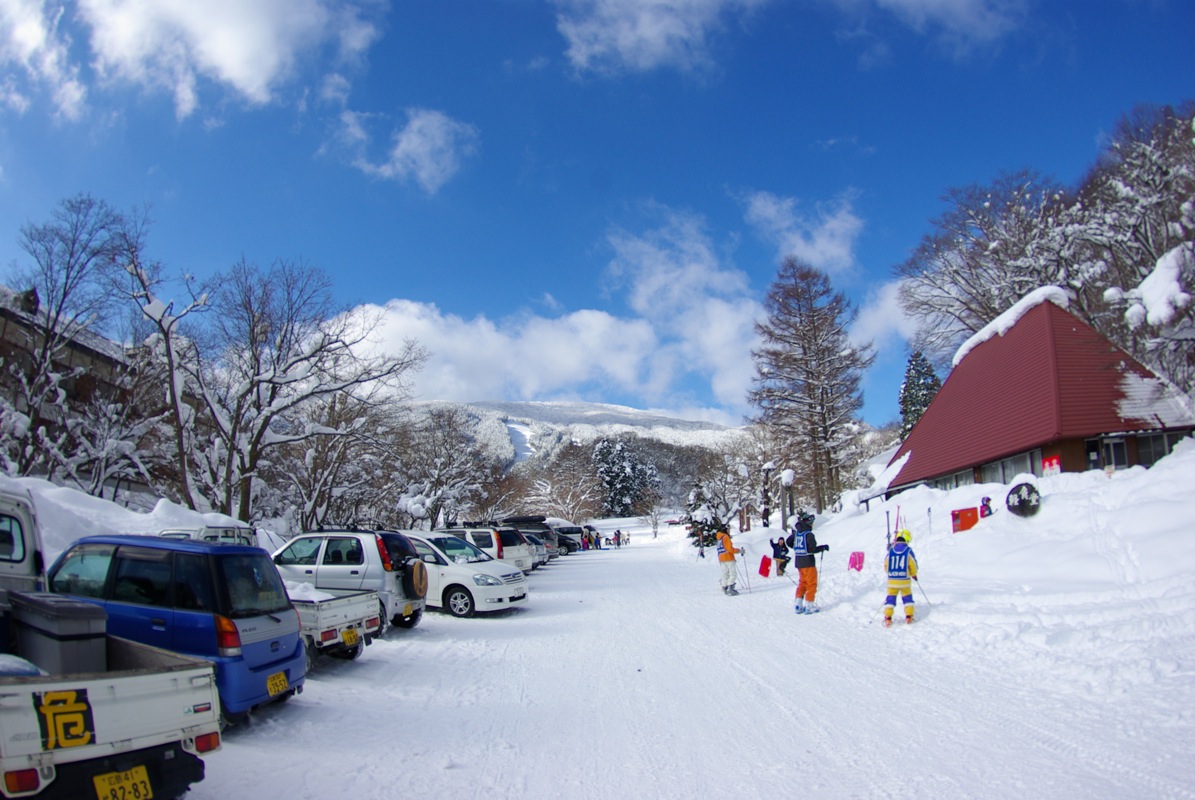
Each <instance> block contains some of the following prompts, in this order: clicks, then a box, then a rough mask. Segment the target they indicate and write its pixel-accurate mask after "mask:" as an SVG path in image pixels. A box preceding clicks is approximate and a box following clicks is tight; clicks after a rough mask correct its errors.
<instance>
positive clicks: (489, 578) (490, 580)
mask: <svg viewBox="0 0 1195 800" xmlns="http://www.w3.org/2000/svg"><path fill="white" fill-rule="evenodd" d="M473 582H474V583H476V584H477V585H478V586H501V585H502V579H501V578H495V577H494V576H493V575H484V574H482V573H480V572H479V573H477V574H476V575H474V576H473Z"/></svg>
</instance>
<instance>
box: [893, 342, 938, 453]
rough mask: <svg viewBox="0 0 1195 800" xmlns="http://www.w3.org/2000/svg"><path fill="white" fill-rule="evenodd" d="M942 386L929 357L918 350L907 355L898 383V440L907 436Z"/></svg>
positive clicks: (902, 439)
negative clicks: (902, 374)
mask: <svg viewBox="0 0 1195 800" xmlns="http://www.w3.org/2000/svg"><path fill="white" fill-rule="evenodd" d="M941 388H942V381H940V380H938V374H937V373H936V372H934V368H933V366H932V365H931V364H930V363H929V359H927V358H926V357H925V355H924V354H922V352H921V351H920V350H916V351H914V352H913V354H912V355H911V356H909V365H908V366H907V367H906V368H905V379H904V382H903V383H901V385H900V399H899V402H900V440H901V441H902V442H903V441H904V440H905V439H907V438H908V437H909V433H910V432H911V431H912V430H913V426H914V425H916V424H917V420H919V419H921V415H922V414H924V413H925V409H927V408H929V404H930V403H931V402H932V401H933V399H934V396H935V395H936V394H937V393H938V390H939V389H941Z"/></svg>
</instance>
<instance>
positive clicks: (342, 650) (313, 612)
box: [286, 581, 382, 673]
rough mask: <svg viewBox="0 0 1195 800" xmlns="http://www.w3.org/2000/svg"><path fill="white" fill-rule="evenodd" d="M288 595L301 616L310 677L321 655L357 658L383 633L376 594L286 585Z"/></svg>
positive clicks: (289, 583) (300, 627)
mask: <svg viewBox="0 0 1195 800" xmlns="http://www.w3.org/2000/svg"><path fill="white" fill-rule="evenodd" d="M286 593H287V594H288V595H290V602H291V604H292V605H293V606H294V607H295V610H296V611H298V612H299V634H300V635H301V636H302V637H303V643H304V648H305V650H306V651H307V672H308V673H310V672H311V671H312V670H313V669H314V668H315V666H316V663H317V661H318V660H319V656H320V655H321V654H324V655H334V656H339V657H341V658H348V659H353V658H357V657H358V656H359V655H361V652H362V651H363V650H364V649H365V646H366V645H368V644H371V643H372V642H373V639H374V637H375V636H379V635H380V634H381V632H382V613H381V605H380V602H379V600H378V593H377V592H370V591H363V590H360V589H317V588H315V587H314V586H312V585H311V584H310V583H302V582H301V581H286Z"/></svg>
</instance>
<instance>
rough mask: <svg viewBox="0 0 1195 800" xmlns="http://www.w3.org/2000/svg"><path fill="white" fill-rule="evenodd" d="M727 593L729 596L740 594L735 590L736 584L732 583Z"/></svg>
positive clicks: (727, 588)
mask: <svg viewBox="0 0 1195 800" xmlns="http://www.w3.org/2000/svg"><path fill="white" fill-rule="evenodd" d="M726 593H727V594H729V595H737V594H738V593H739V592H738V590H737V589H735V588H734V584H733V583H732V584H730V585H729V586H727V587H726Z"/></svg>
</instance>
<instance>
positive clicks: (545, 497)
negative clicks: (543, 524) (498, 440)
mask: <svg viewBox="0 0 1195 800" xmlns="http://www.w3.org/2000/svg"><path fill="white" fill-rule="evenodd" d="M530 483H531V490H530V491H529V492H528V494H527V495H526V496H525V497H524V498H523V502H524V504H525V507H526V509H527V512H528V513H533V514H544V515H546V516H557V517H563V518H564V519H570V520H582V519H589V518H591V517H594V516H596V515H597V514H598V513H599V512H600V511H601V508H602V497H603V492H602V484H601V481H599V480H598V477H597V473H596V472H595V471H594V468H593V460H592V451H591V450H590V449H589V448H586V447H583V446H581V445H579V444H576V443H572V444H568V445H565V446H564V447H562V448H561V449H560V450H559V451H558V452H557V453H556V455H555V458H553V459H552V461H551V463H543V462H540V463H538V464H537V465H536V467H535V470H534V472H532V474H531V476H530Z"/></svg>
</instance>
